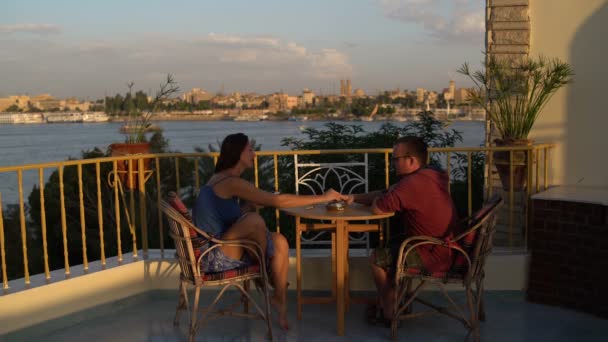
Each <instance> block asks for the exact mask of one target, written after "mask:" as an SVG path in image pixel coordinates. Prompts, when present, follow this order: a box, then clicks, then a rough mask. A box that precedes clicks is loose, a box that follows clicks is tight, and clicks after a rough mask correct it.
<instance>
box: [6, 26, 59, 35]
mask: <svg viewBox="0 0 608 342" xmlns="http://www.w3.org/2000/svg"><path fill="white" fill-rule="evenodd" d="M0 33H9V34H11V33H33V34H40V35H45V34H56V33H61V27H60V26H58V25H54V24H14V25H0Z"/></svg>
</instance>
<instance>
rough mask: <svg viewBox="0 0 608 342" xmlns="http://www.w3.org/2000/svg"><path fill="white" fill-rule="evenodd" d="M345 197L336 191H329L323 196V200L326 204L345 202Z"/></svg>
mask: <svg viewBox="0 0 608 342" xmlns="http://www.w3.org/2000/svg"><path fill="white" fill-rule="evenodd" d="M343 197H344V196H343V195H342V194H340V193H339V192H337V191H336V190H334V189H329V190H327V191H325V193H324V194H323V200H324V201H326V202H330V201H340V200H343Z"/></svg>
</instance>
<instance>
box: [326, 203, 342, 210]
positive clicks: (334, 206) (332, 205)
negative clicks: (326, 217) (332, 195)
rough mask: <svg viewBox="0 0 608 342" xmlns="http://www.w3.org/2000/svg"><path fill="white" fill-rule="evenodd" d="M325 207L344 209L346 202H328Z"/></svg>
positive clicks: (328, 208)
mask: <svg viewBox="0 0 608 342" xmlns="http://www.w3.org/2000/svg"><path fill="white" fill-rule="evenodd" d="M325 209H327V211H344V209H346V203H345V202H344V201H335V202H329V203H327V205H326V206H325Z"/></svg>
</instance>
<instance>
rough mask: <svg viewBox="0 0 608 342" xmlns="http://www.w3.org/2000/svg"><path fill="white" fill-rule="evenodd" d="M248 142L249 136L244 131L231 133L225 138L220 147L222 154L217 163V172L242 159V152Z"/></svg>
mask: <svg viewBox="0 0 608 342" xmlns="http://www.w3.org/2000/svg"><path fill="white" fill-rule="evenodd" d="M248 142H249V137H247V136H246V135H245V134H243V133H235V134H230V135H228V136H227V137H226V138H224V141H222V147H221V148H220V156H219V157H218V159H217V164H216V165H215V173H218V172H221V171H224V170H226V169H229V168H231V167H233V166H235V165H236V164H237V163H238V162H239V160H240V159H241V152H243V150H244V149H245V147H247V143H248Z"/></svg>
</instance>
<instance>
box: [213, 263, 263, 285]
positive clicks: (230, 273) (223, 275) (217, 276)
mask: <svg viewBox="0 0 608 342" xmlns="http://www.w3.org/2000/svg"><path fill="white" fill-rule="evenodd" d="M259 272H260V265H257V264H256V265H247V266H243V267H239V268H234V269H231V270H226V271H223V272H214V273H205V274H203V275H202V278H203V280H204V281H218V280H227V279H230V278H236V277H239V276H243V275H246V274H251V273H259Z"/></svg>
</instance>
